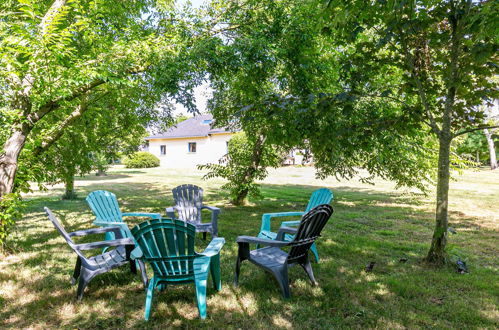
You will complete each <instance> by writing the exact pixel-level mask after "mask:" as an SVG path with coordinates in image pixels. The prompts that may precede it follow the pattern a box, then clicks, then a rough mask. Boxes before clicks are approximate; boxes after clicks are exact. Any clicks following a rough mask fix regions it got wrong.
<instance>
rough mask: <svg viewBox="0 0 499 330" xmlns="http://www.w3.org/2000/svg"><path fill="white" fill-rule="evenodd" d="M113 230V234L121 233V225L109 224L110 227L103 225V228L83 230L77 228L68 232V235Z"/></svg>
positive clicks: (91, 233)
mask: <svg viewBox="0 0 499 330" xmlns="http://www.w3.org/2000/svg"><path fill="white" fill-rule="evenodd" d="M111 231H112V232H114V234H115V235H121V227H119V226H112V227H111V226H110V227H103V228H91V229H85V230H78V231H74V232H72V233H69V234H68V235H69V236H70V237H73V236H85V235H93V234H103V233H107V232H111Z"/></svg>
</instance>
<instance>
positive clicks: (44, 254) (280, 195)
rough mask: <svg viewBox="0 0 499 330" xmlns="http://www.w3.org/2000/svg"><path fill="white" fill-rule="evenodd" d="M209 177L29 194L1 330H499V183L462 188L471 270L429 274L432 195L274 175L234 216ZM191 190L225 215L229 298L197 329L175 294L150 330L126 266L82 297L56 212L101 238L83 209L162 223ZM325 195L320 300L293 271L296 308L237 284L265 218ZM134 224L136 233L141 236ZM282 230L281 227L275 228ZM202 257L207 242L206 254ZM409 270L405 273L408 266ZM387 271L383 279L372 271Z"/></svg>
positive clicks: (458, 185)
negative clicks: (328, 196) (115, 203)
mask: <svg viewBox="0 0 499 330" xmlns="http://www.w3.org/2000/svg"><path fill="white" fill-rule="evenodd" d="M201 177H202V172H199V171H197V170H184V171H180V170H171V169H160V168H156V169H147V170H126V169H123V168H121V167H116V168H114V169H113V170H112V171H111V172H110V175H109V176H107V177H95V176H88V177H85V178H81V179H80V180H78V181H77V191H78V193H79V196H81V198H80V199H78V200H75V201H61V200H60V197H59V196H60V195H61V194H62V189H61V188H62V187H59V186H56V187H53V188H52V189H50V190H49V191H48V192H43V193H40V192H35V193H33V194H30V195H27V196H26V199H27V200H28V201H29V202H28V208H27V210H26V215H25V217H24V218H23V219H22V220H21V221H19V222H18V224H17V226H16V229H15V231H14V233H13V236H12V244H11V245H12V252H11V253H10V254H8V255H7V254H4V255H1V254H0V328H6V327H12V328H56V327H63V328H107V327H119V328H125V327H127V328H128V327H157V328H160V327H161V328H165V327H182V328H194V327H206V328H243V329H244V328H270V327H272V328H329V329H330V328H361V327H362V328H364V327H369V328H458V329H464V328H497V327H499V307H498V305H499V280H498V279H499V276H498V275H499V269H498V265H499V260H498V255H499V239H498V238H499V235H498V233H499V230H498V229H499V218H498V216H497V209H498V205H499V171H495V172H494V173H492V172H490V171H486V170H481V171H466V172H465V173H464V175H462V176H457V177H456V181H454V182H453V183H452V185H451V201H450V205H451V213H450V223H451V226H452V227H453V228H454V229H455V230H456V231H457V234H454V235H451V236H450V237H449V245H448V250H449V252H450V254H451V255H454V256H459V257H460V258H462V259H463V260H465V261H466V262H467V264H468V266H469V269H470V273H469V274H465V275H461V274H458V273H456V271H455V269H454V267H453V266H452V265H450V266H448V267H446V268H443V269H432V268H428V267H427V266H425V265H424V264H422V263H421V261H420V260H421V259H422V258H423V257H424V255H425V253H426V251H427V249H428V247H429V242H430V239H431V234H432V230H433V195H431V196H430V197H424V196H421V195H418V194H415V193H412V192H410V191H397V190H395V189H394V185H393V184H392V183H390V182H386V181H381V180H379V181H377V182H376V185H372V186H371V185H365V184H361V183H359V182H357V181H354V180H350V181H341V182H338V181H336V180H334V179H328V180H324V181H323V180H317V179H315V178H314V172H313V169H311V168H303V167H296V168H295V167H287V168H281V169H277V170H273V171H271V173H270V176H269V178H268V179H267V180H265V181H264V182H263V189H262V191H263V195H264V199H263V200H257V201H251V203H250V204H249V205H248V206H244V207H234V206H231V205H229V204H228V203H227V196H226V194H225V193H224V192H223V191H221V190H220V186H221V184H222V183H223V182H222V181H220V180H209V181H202V180H201ZM182 183H193V184H198V185H200V186H203V187H204V189H205V196H206V197H205V199H206V203H207V204H209V205H214V206H218V207H220V208H221V209H222V214H221V216H220V222H219V232H220V236H222V237H225V239H226V242H227V243H226V245H225V247H224V248H223V250H222V264H221V267H222V291H220V292H218V293H217V292H215V291H214V290H213V289H212V288H211V287H209V288H208V302H207V303H208V317H207V319H206V320H205V321H201V320H200V319H199V318H198V313H197V307H196V300H195V294H194V285H179V286H170V287H168V289H167V290H166V291H164V292H162V293H158V294H156V296H155V300H154V302H153V310H152V314H151V319H150V321H149V322H147V323H146V322H145V321H144V320H143V312H144V302H145V292H144V290H143V288H142V285H141V282H140V280H139V276H133V275H131V274H130V273H129V272H128V269H127V268H126V267H123V268H121V269H117V270H114V271H111V272H110V273H107V274H104V275H100V276H98V277H97V278H95V279H94V280H93V281H92V282H91V283H90V285H89V287H88V288H87V290H86V291H85V296H84V298H83V301H81V302H77V301H76V299H75V296H76V287H74V286H71V285H70V275H71V274H72V270H73V266H74V261H75V255H74V254H73V252H72V251H71V250H70V248H69V247H68V246H67V245H66V243H65V241H64V240H63V239H62V237H60V235H59V234H58V233H57V232H56V230H55V229H54V227H53V226H52V224H51V223H50V222H49V220H48V219H47V217H46V216H45V214H44V213H43V209H42V208H43V206H48V207H49V208H51V209H52V210H53V211H54V212H55V213H56V214H57V215H58V216H59V218H60V220H61V222H62V223H63V225H64V226H65V227H66V229H67V230H68V231H74V230H78V229H85V228H90V227H92V220H93V219H92V215H91V211H90V209H89V208H88V206H87V204H86V202H85V200H84V197H85V196H86V195H87V194H88V193H89V192H90V191H92V190H97V189H106V190H110V191H113V192H114V193H115V194H116V195H117V196H118V199H119V201H120V203H121V206H122V211H124V212H125V211H144V212H162V213H163V212H164V207H166V206H170V205H171V204H172V195H171V189H172V188H173V187H175V186H176V185H178V184H182ZM319 187H330V189H332V191H333V192H334V201H333V203H332V205H333V207H334V210H335V213H334V214H333V216H332V218H331V220H330V222H329V223H328V225H327V226H326V228H325V230H324V231H323V236H322V237H321V239H320V240H319V241H318V249H319V253H320V255H321V258H322V259H321V262H320V263H319V264H316V263H313V269H314V272H315V276H316V278H317V280H318V282H319V284H320V285H319V286H318V287H312V286H311V285H310V283H309V282H308V281H307V277H306V274H305V273H304V272H303V270H302V269H301V268H300V267H293V268H291V269H290V279H291V294H292V298H291V299H289V300H283V299H282V297H281V292H280V290H279V287H278V285H277V283H276V282H275V281H274V280H273V279H272V277H271V276H270V275H268V274H266V273H264V272H263V271H262V270H260V269H257V268H256V267H255V266H253V265H252V264H250V263H243V266H242V269H241V276H240V286H239V288H235V287H234V286H233V285H232V279H233V271H234V262H235V255H236V252H237V245H236V244H235V238H236V237H237V236H238V235H256V234H257V233H258V231H259V228H260V221H261V215H262V213H265V212H279V211H292V210H303V209H304V208H305V206H306V204H307V201H308V197H309V195H310V193H311V192H312V191H313V190H315V189H317V188H319ZM133 221H137V219H129V222H128V224H129V225H130V227H131V226H133V223H134V222H133ZM275 227H276V228H277V227H278V223H275ZM197 244H198V246H199V250H202V249H203V247H204V246H205V245H206V244H207V242H204V241H202V240H201V239H199V240H198V242H197ZM401 258H407V262H405V263H401V262H400V261H399V260H400V259H401ZM371 261H375V262H376V265H375V267H374V269H373V271H372V272H370V273H366V272H365V270H364V269H365V266H366V265H367V264H368V263H369V262H371Z"/></svg>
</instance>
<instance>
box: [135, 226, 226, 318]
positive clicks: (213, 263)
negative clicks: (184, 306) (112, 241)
mask: <svg viewBox="0 0 499 330" xmlns="http://www.w3.org/2000/svg"><path fill="white" fill-rule="evenodd" d="M131 232H132V234H133V237H134V238H135V241H136V242H137V244H138V245H139V246H140V248H141V249H142V252H143V255H142V257H140V258H139V259H140V260H142V261H145V262H147V263H149V264H150V265H151V267H152V269H153V271H154V276H153V277H152V278H151V280H150V281H149V285H148V288H147V296H146V305H145V312H144V318H145V319H146V320H148V319H149V314H150V312H151V306H152V298H153V294H154V289H155V288H156V287H159V288H160V289H164V288H165V287H166V286H167V285H168V284H182V283H189V282H194V283H195V285H196V298H197V303H198V310H199V316H200V318H201V319H205V318H206V282H207V280H208V271H209V272H210V273H211V277H212V280H213V285H214V287H215V290H217V291H220V289H221V287H222V282H221V280H220V250H221V249H222V246H223V245H224V244H225V239H224V238H222V237H217V238H214V239H213V240H212V241H211V242H210V244H209V245H208V247H207V248H206V249H205V250H204V252H203V253H196V252H195V251H194V239H195V235H196V227H195V226H193V225H191V224H189V223H187V222H185V221H182V220H172V219H166V218H163V219H159V220H157V219H155V220H148V221H145V222H143V223H141V224H139V225H137V226H135V227H134V228H132V231H131Z"/></svg>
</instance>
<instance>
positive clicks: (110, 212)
mask: <svg viewBox="0 0 499 330" xmlns="http://www.w3.org/2000/svg"><path fill="white" fill-rule="evenodd" d="M86 200H87V203H88V205H89V206H90V208H91V209H92V212H93V213H94V215H95V221H94V225H96V226H100V227H110V226H119V227H120V228H121V231H122V236H123V237H124V238H133V236H132V234H131V232H130V229H129V228H128V226H127V224H126V223H125V222H124V221H123V217H149V218H151V219H161V214H160V213H136V212H128V213H121V210H120V206H119V204H118V200H117V199H116V195H115V194H113V193H112V192H110V191H106V190H96V191H92V192H91V193H90V194H88V196H87V198H86ZM113 239H115V237H114V234H113V233H111V232H108V233H106V240H113ZM140 254H141V252H140V249H137V248H136V249H135V250H134V251H133V252H132V256H136V257H138V256H140Z"/></svg>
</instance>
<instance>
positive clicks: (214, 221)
mask: <svg viewBox="0 0 499 330" xmlns="http://www.w3.org/2000/svg"><path fill="white" fill-rule="evenodd" d="M203 209H206V210H209V211H211V228H212V234H213V236H214V237H217V236H218V215H219V214H220V209H219V208H218V207H215V206H208V205H201V210H203Z"/></svg>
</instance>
